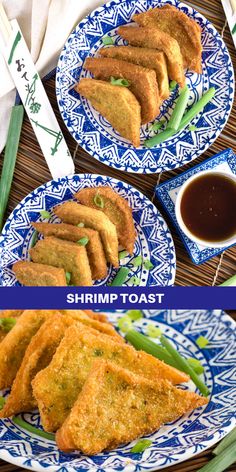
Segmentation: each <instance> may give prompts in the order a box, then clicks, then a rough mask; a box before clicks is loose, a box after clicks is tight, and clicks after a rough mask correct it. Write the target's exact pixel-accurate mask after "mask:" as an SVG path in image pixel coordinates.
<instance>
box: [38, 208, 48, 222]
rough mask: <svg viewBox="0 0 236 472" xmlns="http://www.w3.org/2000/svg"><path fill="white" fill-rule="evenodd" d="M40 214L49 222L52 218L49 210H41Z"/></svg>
mask: <svg viewBox="0 0 236 472" xmlns="http://www.w3.org/2000/svg"><path fill="white" fill-rule="evenodd" d="M39 213H40V215H41V216H42V218H44V219H45V220H49V218H50V217H51V215H50V213H49V211H47V210H41V211H40V212H39Z"/></svg>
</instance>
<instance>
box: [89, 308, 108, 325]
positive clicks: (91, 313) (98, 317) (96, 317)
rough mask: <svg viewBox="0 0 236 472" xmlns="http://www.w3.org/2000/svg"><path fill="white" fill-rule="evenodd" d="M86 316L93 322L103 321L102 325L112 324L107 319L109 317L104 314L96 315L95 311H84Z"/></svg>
mask: <svg viewBox="0 0 236 472" xmlns="http://www.w3.org/2000/svg"><path fill="white" fill-rule="evenodd" d="M83 311H84V313H86V315H88V316H89V318H92V319H93V320H97V321H101V323H108V324H110V322H109V321H108V319H107V316H106V315H105V314H104V313H95V311H92V310H83Z"/></svg>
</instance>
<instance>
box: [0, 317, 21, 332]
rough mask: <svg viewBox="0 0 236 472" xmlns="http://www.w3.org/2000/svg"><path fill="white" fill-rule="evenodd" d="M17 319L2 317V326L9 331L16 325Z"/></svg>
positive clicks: (0, 320)
mask: <svg viewBox="0 0 236 472" xmlns="http://www.w3.org/2000/svg"><path fill="white" fill-rule="evenodd" d="M16 321H17V320H16V318H0V328H1V329H2V330H3V331H6V333H8V331H11V329H12V328H13V326H15V324H16Z"/></svg>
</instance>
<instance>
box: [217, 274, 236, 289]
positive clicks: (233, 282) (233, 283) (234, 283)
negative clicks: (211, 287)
mask: <svg viewBox="0 0 236 472" xmlns="http://www.w3.org/2000/svg"><path fill="white" fill-rule="evenodd" d="M219 287H236V275H233V276H232V277H230V278H229V279H227V280H225V282H223V283H222V284H220V285H219Z"/></svg>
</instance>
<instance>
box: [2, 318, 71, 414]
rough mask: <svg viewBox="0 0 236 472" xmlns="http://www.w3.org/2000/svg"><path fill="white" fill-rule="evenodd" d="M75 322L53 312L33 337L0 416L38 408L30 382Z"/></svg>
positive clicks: (45, 365) (50, 357) (49, 358)
mask: <svg viewBox="0 0 236 472" xmlns="http://www.w3.org/2000/svg"><path fill="white" fill-rule="evenodd" d="M74 322H75V321H74V320H73V318H71V317H68V316H63V315H61V314H60V313H59V312H58V313H55V312H54V313H53V314H52V315H50V316H48V318H47V320H46V321H45V322H44V323H43V324H42V326H41V327H40V328H39V330H38V331H37V333H36V334H35V335H34V336H33V337H32V339H31V341H30V343H29V345H28V347H27V349H26V351H25V355H24V358H23V360H22V363H21V366H20V368H19V370H18V372H17V375H16V378H15V380H14V382H13V385H12V390H11V393H10V395H9V397H8V398H7V401H6V403H5V405H4V407H3V409H2V410H1V411H0V417H1V418H7V417H8V416H12V415H16V414H17V413H21V412H24V411H30V410H34V409H35V408H37V402H36V400H35V398H34V397H33V391H32V386H31V382H32V380H33V378H34V377H35V375H36V374H37V373H38V372H39V371H40V370H42V369H44V368H45V367H47V365H48V364H49V363H50V362H51V360H52V357H53V355H54V354H55V352H56V348H57V346H58V345H59V344H60V342H61V340H62V338H63V336H64V334H65V331H66V329H67V328H68V327H69V326H70V325H71V324H73V323H74Z"/></svg>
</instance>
